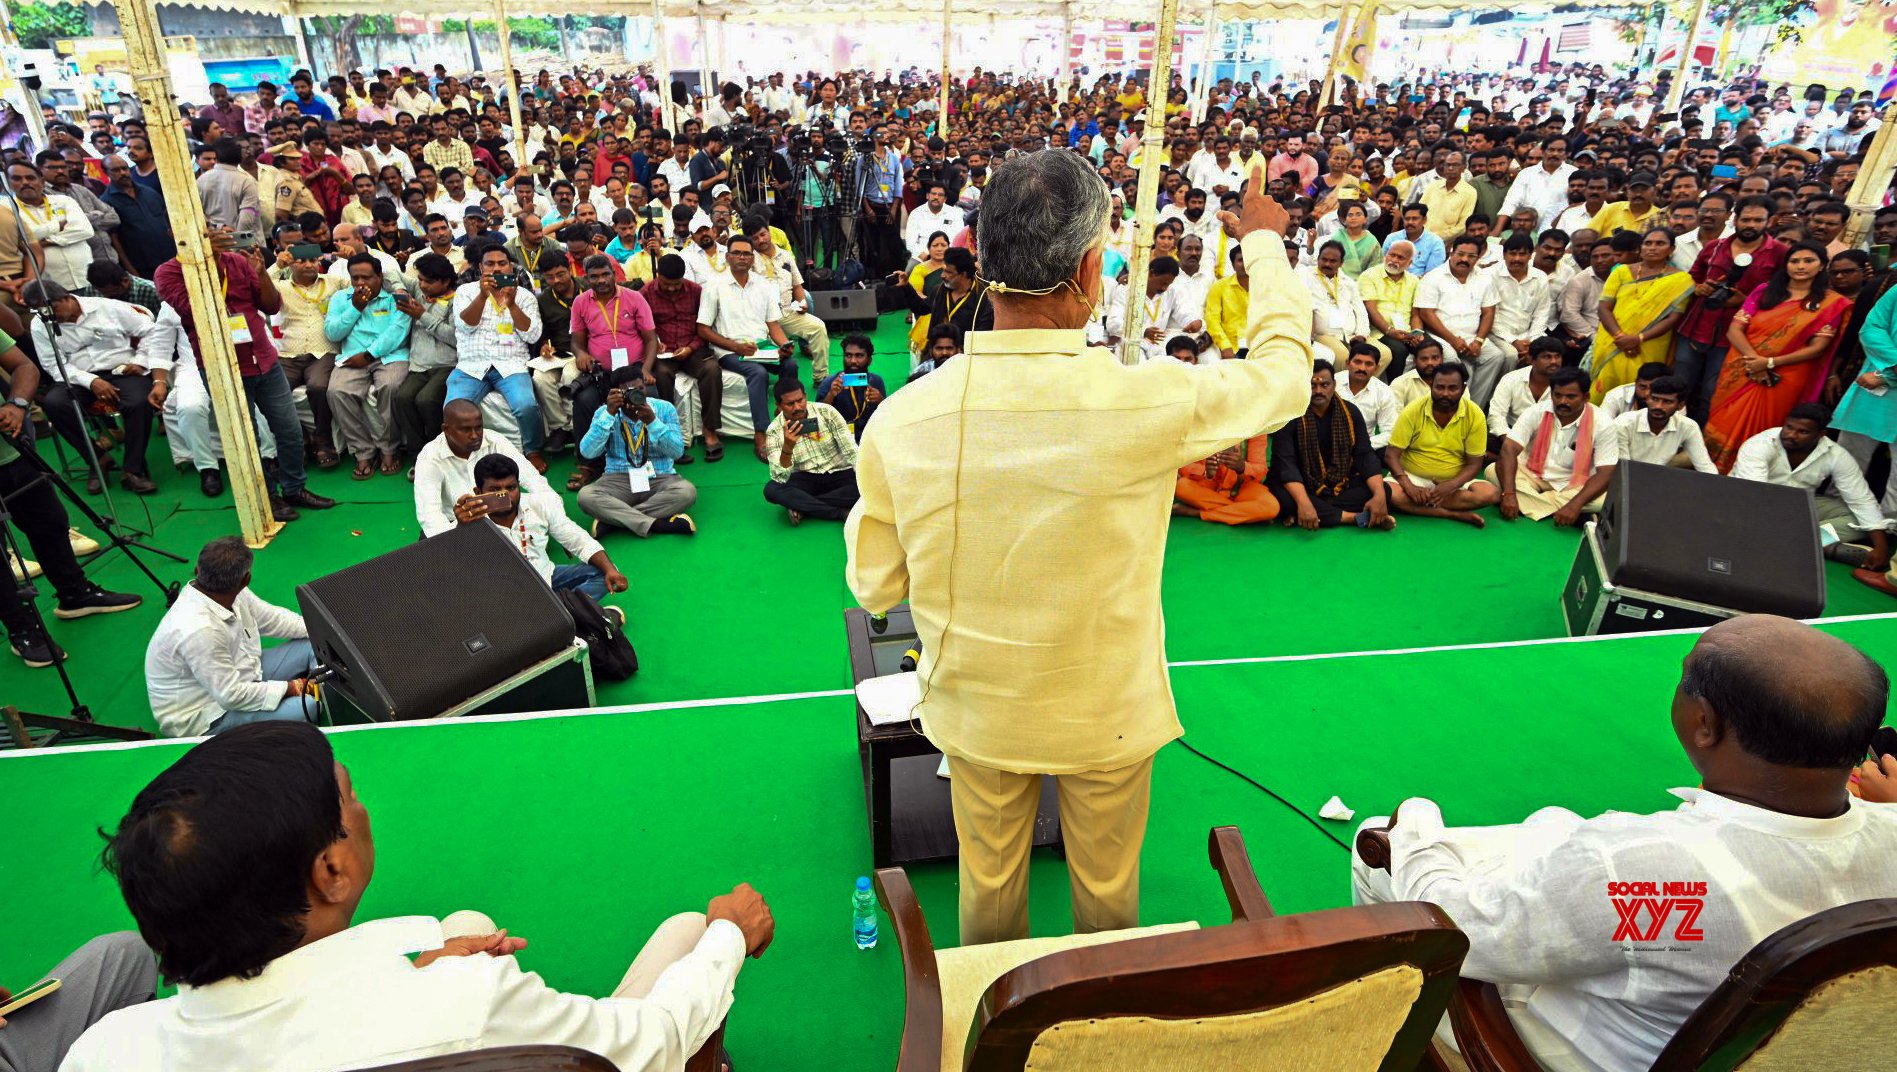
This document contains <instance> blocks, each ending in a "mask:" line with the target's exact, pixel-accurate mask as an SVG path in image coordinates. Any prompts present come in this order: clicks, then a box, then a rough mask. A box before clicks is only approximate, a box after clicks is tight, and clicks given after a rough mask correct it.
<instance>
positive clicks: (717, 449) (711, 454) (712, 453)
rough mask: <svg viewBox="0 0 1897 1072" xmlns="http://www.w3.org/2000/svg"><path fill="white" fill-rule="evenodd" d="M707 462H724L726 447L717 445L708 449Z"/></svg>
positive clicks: (706, 449) (706, 451)
mask: <svg viewBox="0 0 1897 1072" xmlns="http://www.w3.org/2000/svg"><path fill="white" fill-rule="evenodd" d="M705 460H706V461H708V462H721V461H724V460H725V445H724V444H723V443H717V444H714V445H712V446H709V447H706V448H705Z"/></svg>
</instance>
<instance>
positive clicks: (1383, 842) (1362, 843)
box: [1357, 827, 1390, 871]
mask: <svg viewBox="0 0 1897 1072" xmlns="http://www.w3.org/2000/svg"><path fill="white" fill-rule="evenodd" d="M1357 859H1359V860H1362V861H1363V862H1364V863H1365V864H1366V865H1367V866H1368V867H1370V868H1371V869H1372V870H1374V871H1388V870H1389V869H1390V831H1389V830H1388V829H1383V830H1372V829H1369V828H1367V827H1366V828H1365V829H1363V830H1359V831H1357Z"/></svg>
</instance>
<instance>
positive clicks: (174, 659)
mask: <svg viewBox="0 0 1897 1072" xmlns="http://www.w3.org/2000/svg"><path fill="white" fill-rule="evenodd" d="M250 563H251V552H250V548H248V547H246V546H244V541H243V540H241V539H238V538H237V537H235V536H220V537H218V538H217V539H215V540H212V541H211V542H210V543H207V544H205V545H204V549H203V550H201V551H199V552H198V571H197V576H196V577H194V578H193V579H192V581H191V583H190V584H188V585H185V586H184V590H183V592H181V593H180V594H179V596H178V601H177V602H176V603H173V604H172V605H171V609H169V610H167V611H165V617H164V620H163V621H160V622H159V623H158V631H157V632H155V633H153V634H152V638H151V643H150V644H148V645H147V646H146V648H145V692H146V696H147V698H148V699H149V700H150V701H151V709H152V717H153V718H154V719H156V720H157V722H158V729H159V730H160V731H161V732H162V733H164V734H165V735H166V736H167V737H198V736H202V735H203V734H206V733H218V732H220V731H223V730H227V729H231V728H232V727H235V726H242V725H244V724H246V723H249V722H262V721H269V720H273V719H276V720H289V721H297V722H313V721H315V715H316V701H315V700H314V699H312V698H310V697H308V696H306V695H305V693H307V692H308V690H309V673H310V671H311V670H312V669H313V668H314V666H315V660H314V656H313V655H312V654H311V652H310V642H309V635H310V634H309V630H308V629H307V628H306V627H305V626H304V625H303V616H302V615H300V614H298V613H296V612H295V611H291V610H284V609H283V608H282V607H276V606H272V605H270V604H269V603H265V602H264V601H263V600H261V599H259V598H257V595H256V593H254V592H252V591H251V590H250ZM263 637H272V638H275V639H281V640H287V641H289V643H287V644H280V645H278V646H277V647H274V648H271V649H270V650H269V651H268V652H266V651H264V650H263V645H262V644H260V643H258V641H259V640H260V639H262V638H263Z"/></svg>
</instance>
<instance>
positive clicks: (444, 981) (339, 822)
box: [61, 723, 773, 1072]
mask: <svg viewBox="0 0 1897 1072" xmlns="http://www.w3.org/2000/svg"><path fill="white" fill-rule="evenodd" d="M366 796H368V794H366V793H365V794H364V797H366ZM391 829H394V828H392V827H390V826H386V825H385V826H383V827H382V828H381V830H380V831H379V832H380V833H382V834H383V835H384V836H385V837H386V836H387V835H388V834H389V832H390V830H391ZM192 831H214V832H215V836H208V835H207V836H202V837H196V836H181V835H189V834H190V832H192ZM407 833H408V835H409V836H408V840H410V841H415V840H417V839H420V838H426V837H428V836H429V834H428V833H427V832H424V831H419V830H411V831H408V832H407ZM105 861H106V866H107V867H108V868H109V869H110V870H111V871H112V872H113V873H114V874H115V875H117V876H118V878H119V886H120V890H121V891H122V893H123V894H124V897H125V902H126V907H127V908H129V909H130V910H131V914H132V918H133V919H135V920H137V921H138V928H139V933H140V934H141V935H142V936H143V937H144V938H145V940H146V941H147V942H149V943H150V944H151V945H152V946H153V947H154V948H156V949H158V950H159V955H158V967H159V970H160V971H161V972H162V973H163V975H164V977H165V979H166V980H167V981H169V982H171V983H174V984H176V985H177V986H178V993H177V994H176V995H175V996H173V997H169V998H165V999H164V1000H162V1001H153V1002H147V1003H145V1004H142V1005H134V1006H132V1007H131V1008H128V1009H121V1010H119V1011H118V1012H114V1013H112V1014H110V1015H108V1016H106V1017H105V1018H104V1019H102V1020H100V1021H99V1022H98V1023H97V1024H95V1025H94V1026H93V1027H92V1029H91V1030H89V1031H87V1032H86V1033H85V1034H84V1035H83V1036H81V1037H80V1038H79V1040H78V1042H77V1043H75V1044H74V1045H73V1047H72V1050H71V1051H70V1053H69V1054H68V1056H67V1058H66V1062H65V1064H64V1065H62V1066H61V1068H62V1069H64V1072H94V1070H105V1069H110V1070H112V1072H186V1070H196V1069H239V1068H270V1069H276V1070H279V1072H318V1070H327V1069H338V1068H366V1067H370V1066H376V1065H383V1064H388V1063H392V1062H397V1061H408V1060H414V1059H418V1058H424V1057H434V1056H438V1055H442V1054H453V1053H460V1052H465V1051H469V1050H479V1049H486V1048H489V1047H496V1046H512V1045H522V1044H529V1043H539V1044H559V1045H565V1046H573V1047H576V1048H579V1049H583V1050H588V1051H591V1052H593V1053H596V1054H599V1055H600V1056H601V1057H603V1058H604V1059H605V1060H607V1061H610V1062H612V1064H613V1065H614V1066H616V1067H618V1068H622V1069H627V1070H632V1069H639V1070H646V1069H676V1068H683V1067H684V1065H685V1061H686V1059H687V1058H689V1057H690V1056H691V1055H692V1054H693V1053H694V1051H696V1050H698V1049H700V1048H701V1047H702V1046H704V1044H705V1042H706V1040H707V1039H709V1038H710V1037H711V1035H712V1033H713V1032H715V1031H716V1030H717V1029H718V1026H719V1025H720V1024H721V1023H723V1022H724V1019H725V1017H726V1015H727V1014H728V1013H729V1012H730V1009H731V1004H732V988H733V986H734V985H735V984H736V982H737V977H738V969H739V968H740V967H741V966H742V965H743V963H744V958H745V956H746V955H747V954H748V955H751V956H758V955H760V954H762V953H763V952H764V950H765V949H766V947H768V946H769V945H770V944H771V937H772V932H773V925H772V920H771V913H770V909H769V908H768V907H767V906H766V905H765V903H764V900H763V898H761V897H759V896H758V894H757V891H755V890H753V889H752V888H751V887H750V886H749V885H740V886H738V887H737V888H736V889H734V890H733V891H732V892H730V893H728V894H725V895H723V896H720V897H715V898H713V899H712V900H711V903H710V904H709V905H707V906H706V908H705V911H704V912H703V914H700V913H697V912H687V913H683V914H680V915H676V916H673V917H671V918H670V919H668V920H666V921H665V922H663V923H661V924H660V925H659V927H658V929H657V931H656V932H654V933H653V935H652V937H651V939H650V940H648V941H647V942H646V944H645V948H644V949H643V950H641V951H640V953H639V956H638V957H637V958H636V959H634V960H633V962H632V967H631V968H630V970H628V971H627V973H626V976H625V979H624V980H623V981H622V982H621V983H620V984H619V988H618V989H617V990H616V991H614V992H613V993H612V994H611V995H610V996H608V997H606V998H603V999H596V998H592V997H587V996H582V995H576V994H566V993H562V992H560V991H558V990H555V989H553V988H552V987H550V986H548V985H547V984H546V982H545V981H544V980H542V979H541V977H540V976H539V975H538V974H536V973H533V972H530V971H527V970H524V969H523V968H522V967H521V965H520V963H519V962H518V961H517V960H516V959H515V958H516V954H518V953H519V952H520V951H521V950H522V949H524V948H526V946H527V942H526V941H525V940H524V939H521V938H518V937H512V936H510V935H508V933H507V932H506V931H503V930H498V929H496V928H495V926H494V924H493V922H492V921H491V920H489V919H487V918H486V917H485V916H482V915H480V914H478V913H473V912H463V913H456V914H455V915H453V916H450V917H449V918H448V919H446V920H442V921H437V920H435V919H433V918H431V917H427V916H408V917H401V918H392V919H382V920H368V921H363V922H357V921H356V920H355V915H356V910H357V908H358V906H359V905H360V904H361V902H362V897H363V894H364V892H365V891H366V890H367V887H368V885H369V880H370V877H371V876H372V875H373V873H374V871H375V840H374V837H373V834H372V833H371V830H370V822H369V813H368V810H367V808H366V807H365V805H364V804H363V798H361V797H358V796H357V793H356V790H355V787H354V784H353V782H352V780H351V778H350V772H349V770H348V768H346V767H344V766H343V765H342V764H340V763H338V762H336V758H335V755H334V753H333V752H332V751H331V750H330V746H329V741H328V739H327V738H325V737H324V736H323V734H322V733H321V731H319V730H317V729H316V728H315V727H314V726H299V725H293V724H287V723H270V724H264V725H257V726H246V727H243V728H242V729H240V730H237V731H235V732H232V733H229V734H224V735H222V736H219V737H216V738H214V739H212V740H210V741H207V742H205V743H203V744H201V745H199V746H198V747H196V748H193V749H191V750H190V751H189V752H186V753H185V754H184V755H183V756H181V757H179V759H178V761H177V762H176V763H173V764H172V765H171V766H170V767H169V768H168V769H166V770H165V771H164V772H163V773H161V774H159V775H158V777H157V778H155V779H153V780H152V782H151V784H150V785H148V786H146V787H145V789H144V790H143V791H142V792H140V793H139V794H138V796H137V797H136V798H134V799H133V801H132V806H131V808H130V810H129V811H128V812H127V813H126V815H125V817H124V818H123V819H121V820H120V821H119V825H118V829H117V831H115V832H114V834H113V836H112V838H111V842H110V844H109V845H108V846H107V847H106V850H105ZM601 940H604V941H614V940H619V941H623V940H624V936H623V935H608V936H602V939H601ZM536 948H537V947H536ZM415 954H419V955H418V956H415ZM411 956H413V959H412V960H411V959H410V958H411Z"/></svg>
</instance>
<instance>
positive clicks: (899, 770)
mask: <svg viewBox="0 0 1897 1072" xmlns="http://www.w3.org/2000/svg"><path fill="white" fill-rule="evenodd" d="M843 626H844V630H845V631H846V633H847V635H848V637H849V650H850V681H851V683H852V684H855V683H860V682H862V681H865V680H867V679H869V678H873V677H884V676H886V675H889V674H894V673H898V672H900V670H901V663H902V655H903V652H905V651H907V650H908V649H909V648H910V647H911V646H912V645H913V644H914V643H915V639H916V631H915V626H914V624H913V623H912V622H911V621H910V618H909V608H908V607H907V606H902V607H897V608H896V609H894V610H892V611H890V612H889V622H888V627H887V628H886V629H884V630H883V632H881V633H874V632H872V631H871V630H870V616H869V613H868V612H867V611H864V610H860V609H855V608H852V609H850V610H847V611H844V612H843ZM856 751H857V755H858V756H859V757H861V759H862V761H863V798H864V803H865V804H866V805H867V806H868V810H869V843H870V853H871V856H872V858H873V860H874V861H875V866H877V867H889V866H891V865H894V864H910V863H918V862H922V861H927V860H949V859H953V858H954V857H955V851H956V841H955V816H954V812H953V811H952V810H951V807H950V805H949V783H948V779H946V778H941V777H938V776H937V775H936V770H937V769H938V768H939V767H940V766H941V763H942V753H941V752H940V751H938V750H937V749H936V747H935V746H934V745H932V744H930V743H929V740H928V738H926V737H924V736H923V735H922V731H921V729H920V728H919V727H918V726H917V725H916V724H915V723H914V722H902V723H897V724H894V725H884V726H878V725H874V724H872V723H871V722H870V719H869V714H868V712H866V711H864V710H863V705H862V703H861V702H858V703H857V705H856ZM1034 844H1036V845H1053V846H1056V847H1058V846H1059V845H1060V805H1059V803H1058V801H1057V798H1056V796H1055V790H1054V780H1053V779H1052V778H1045V779H1043V780H1042V782H1041V808H1040V813H1039V815H1037V816H1036V817H1035V820H1034Z"/></svg>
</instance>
